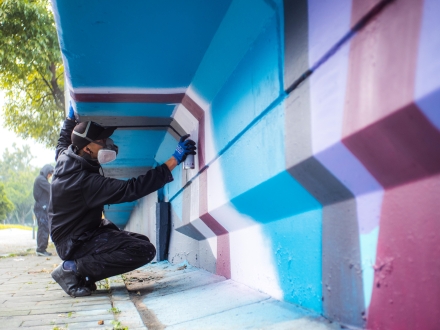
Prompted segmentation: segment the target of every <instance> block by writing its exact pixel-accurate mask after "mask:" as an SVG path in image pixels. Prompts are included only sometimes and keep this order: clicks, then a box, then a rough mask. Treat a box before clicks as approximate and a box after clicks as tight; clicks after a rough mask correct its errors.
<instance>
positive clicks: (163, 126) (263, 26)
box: [54, 0, 440, 330]
mask: <svg viewBox="0 0 440 330" xmlns="http://www.w3.org/2000/svg"><path fill="white" fill-rule="evenodd" d="M72 3H73V2H72ZM134 3H136V4H137V6H138V7H139V8H142V10H144V12H146V13H147V12H148V13H150V12H151V13H154V12H155V11H160V10H162V11H164V12H165V13H166V12H167V10H170V11H171V14H170V20H174V21H176V22H178V23H176V25H174V27H175V26H178V27H179V29H178V31H177V32H176V30H175V29H174V30H173V28H172V26H171V25H170V26H167V27H166V28H164V30H163V31H162V34H159V33H158V34H157V35H156V34H155V33H151V31H156V29H157V25H159V26H161V25H160V24H162V23H161V22H159V21H156V20H155V19H152V20H151V21H150V20H145V21H144V22H137V21H136V20H133V19H130V20H128V21H129V22H130V23H129V26H131V27H132V29H133V30H136V31H140V32H139V33H140V35H141V37H139V38H142V40H143V42H142V43H141V42H138V41H139V39H130V40H129V42H127V43H125V42H124V43H122V44H119V42H120V41H117V42H116V43H114V44H113V43H112V41H113V39H111V38H113V37H115V36H117V35H118V33H119V32H118V31H119V30H117V29H116V28H115V27H113V25H111V24H110V26H112V27H111V29H110V30H109V33H108V36H107V37H108V38H107V39H106V38H104V39H103V41H102V45H103V47H108V48H104V51H107V52H108V53H109V54H110V53H111V52H112V51H114V53H112V54H116V55H114V56H116V57H117V56H120V57H121V58H124V59H125V60H126V62H124V65H125V66H122V67H118V68H117V70H115V71H114V72H112V71H102V70H103V69H102V66H100V65H97V64H96V63H99V60H100V59H102V52H103V51H102V50H101V49H100V50H99V52H98V51H95V52H94V51H92V50H93V47H94V44H92V43H90V44H89V43H86V44H85V46H84V45H82V40H83V38H84V36H82V34H81V33H79V32H78V30H76V27H75V25H74V24H73V23H72V22H73V19H72V21H69V20H68V19H66V17H68V15H73V16H74V17H76V20H85V21H84V22H85V23H87V22H89V21H90V22H92V21H93V23H90V22H89V23H90V25H85V26H86V27H89V29H90V30H91V33H92V35H93V33H95V34H96V35H95V39H94V41H95V42H98V41H99V40H100V33H102V31H103V29H105V25H104V24H101V25H99V27H95V25H96V24H97V23H96V22H97V21H96V20H95V18H94V17H93V19H92V18H90V20H89V21H87V20H88V19H89V16H87V15H83V13H82V11H83V10H84V9H83V8H84V7H83V6H79V5H78V6H76V5H73V4H71V3H68V2H63V1H61V0H59V1H54V7H55V13H56V19H57V28H58V30H59V34H60V44H61V48H62V51H63V56H64V61H65V66H66V69H67V76H68V77H67V78H68V84H69V85H70V86H71V90H70V92H71V96H72V99H73V101H74V103H75V108H76V109H77V113H78V114H80V115H82V116H83V117H87V118H92V119H94V120H95V119H96V120H98V119H99V120H101V121H102V123H103V124H105V123H107V124H108V125H110V124H111V123H116V124H115V125H119V126H120V127H121V129H120V130H118V131H117V133H115V138H118V139H119V140H120V141H121V142H122V143H121V145H122V148H120V149H121V150H124V147H125V150H126V152H127V154H125V155H124V154H123V155H122V156H121V158H120V159H119V162H120V163H115V164H113V165H112V166H113V167H114V168H113V167H112V168H109V169H108V171H109V172H110V173H122V174H120V175H119V177H122V178H124V177H129V176H130V175H131V173H137V172H136V170H133V168H134V169H138V170H137V171H138V172H139V173H140V172H142V171H145V169H146V168H147V167H148V168H151V167H152V166H154V165H155V164H158V163H163V162H164V161H166V160H167V159H168V157H169V156H170V154H171V153H172V150H173V148H174V147H175V144H176V139H177V138H178V135H182V134H184V133H190V134H191V138H192V139H194V140H196V141H197V145H198V156H197V157H196V168H195V169H193V170H183V169H182V168H178V169H176V170H175V171H174V172H173V175H174V181H173V182H171V183H170V184H168V185H167V186H166V187H165V188H164V190H163V192H162V191H161V192H160V194H161V195H162V193H163V195H164V200H165V201H169V202H170V203H171V217H172V227H173V230H172V233H171V241H170V247H169V255H168V259H169V261H170V262H173V263H178V262H181V261H187V262H189V263H191V264H193V265H195V266H197V267H201V268H204V269H206V270H208V271H211V272H214V273H216V274H219V275H222V276H224V277H226V278H228V279H232V280H234V281H238V282H241V283H244V284H246V285H247V286H250V287H252V288H256V289H258V290H260V291H263V292H265V293H268V294H270V295H271V296H273V297H274V298H276V299H280V300H284V301H287V302H291V303H294V304H299V305H301V306H303V307H305V308H308V309H311V310H314V311H316V312H318V313H321V314H323V315H324V316H325V317H327V318H329V319H330V320H335V321H338V322H340V323H342V324H345V325H347V326H351V327H355V328H367V329H387V330H388V329H411V330H412V329H421V330H430V329H433V330H434V329H439V328H440V244H439V242H440V208H439V207H438V203H439V202H438V201H439V199H440V79H439V77H440V20H439V17H440V2H439V1H438V0H394V1H393V0H326V1H323V0H284V1H282V0H232V1H223V2H222V1H219V2H216V4H215V5H212V6H215V8H212V6H211V5H208V2H203V6H199V1H196V0H194V1H188V2H187V4H186V6H187V7H191V10H188V9H187V8H185V5H183V4H181V3H179V5H178V6H175V7H173V6H171V7H172V9H168V7H167V8H166V10H164V8H162V7H161V5H160V4H159V3H158V2H150V1H134ZM83 4H85V3H83ZM109 6H115V8H116V7H117V8H119V7H120V6H119V5H118V4H117V2H114V1H110V2H109ZM73 7H75V8H73ZM72 8H73V9H72ZM125 10H128V9H127V8H124V13H125ZM185 10H187V11H189V12H191V13H192V12H193V14H194V17H197V20H196V21H198V22H199V23H200V24H202V26H203V24H205V25H206V29H204V31H203V33H201V34H200V40H199V42H197V38H198V37H197V36H198V30H197V28H198V26H200V24H199V25H197V24H194V23H193V21H194V20H191V19H190V17H188V15H179V13H181V12H183V11H185ZM112 12H113V11H112ZM126 14H127V15H128V16H127V17H129V13H126ZM75 15H77V16H75ZM115 15H116V14H115ZM118 15H121V16H122V15H123V14H121V13H119V12H118V13H117V15H116V16H115V17H113V16H111V15H110V17H109V18H108V19H109V21H108V22H115V21H116V20H117V19H119V16H118ZM153 16H154V15H152V17H153ZM63 18H64V20H63ZM112 20H114V21H112ZM95 21H96V22H95ZM105 22H107V21H105ZM74 23H75V24H76V23H77V21H75V22H74ZM89 23H87V24H89ZM95 23H96V24H95ZM69 24H70V25H69ZM115 24H116V23H115ZM130 24H132V25H130ZM60 31H62V33H60ZM173 34H177V37H175V36H173ZM188 36H189V37H188ZM173 38H175V39H179V42H177V43H176V44H174V45H173V44H172V43H171V42H169V43H168V42H164V40H166V41H167V40H171V39H173ZM185 38H186V39H185ZM115 39H117V38H116V37H115ZM117 40H119V39H117ZM173 40H174V39H173ZM183 40H186V41H185V42H183ZM100 42H101V41H100ZM127 44H129V46H127ZM149 45H158V46H157V47H159V46H160V47H162V48H161V49H164V50H165V51H166V52H167V53H166V54H165V55H163V56H164V57H161V56H162V54H157V53H155V52H154V51H152V49H153V48H152V47H150V46H149ZM82 47H83V49H84V52H83V53H81V54H80V52H79V51H78V52H75V51H74V50H77V49H80V48H82ZM113 47H114V48H113ZM176 49H180V50H181V53H179V52H178V51H176ZM121 52H122V53H121ZM78 54H80V55H78ZM144 57H145V58H146V59H148V60H146V59H145V58H144ZM176 58H178V60H176ZM113 59H114V58H113ZM104 60H105V61H107V62H108V63H107V62H105V63H107V64H105V63H104V65H103V66H105V67H110V66H111V65H112V62H111V58H108V59H107V58H104ZM168 61H169V62H172V63H173V66H171V67H170V66H168V65H167V62H168ZM92 64H93V65H92ZM179 68H184V69H182V70H179ZM100 70H101V71H100ZM88 71H90V74H89V75H84V76H82V75H81V74H83V72H88ZM126 72H128V74H127V75H126V76H124V74H125V73H126ZM147 73H148V74H147ZM173 74H175V76H173ZM96 77H98V78H99V79H98V80H96V79H97V78H96ZM122 79H124V80H123V81H122ZM144 117H145V118H147V117H148V120H146V119H145V118H144ZM143 118H144V119H143ZM143 122H144V124H143V126H142V123H143ZM148 123H149V124H148ZM151 123H154V125H152V124H151ZM123 129H124V130H125V131H123ZM141 141H150V144H149V145H146V146H145V147H143V144H142V143H143V142H141ZM132 145H136V146H138V147H139V146H141V145H142V149H139V148H132V149H130V147H129V146H132ZM121 169H122V170H121ZM129 169H131V170H130V171H131V172H130V171H129ZM112 171H113V172H112ZM118 171H119V172H118ZM121 171H122V172H121ZM157 198H158V197H157V195H151V196H147V197H146V198H145V199H144V200H142V201H141V202H140V203H138V204H137V205H134V204H135V203H132V204H130V205H122V206H116V207H115V208H114V209H113V210H116V212H114V213H115V219H117V221H119V222H118V224H119V225H121V226H123V225H126V228H127V229H129V230H134V231H140V232H142V233H145V234H148V235H149V236H150V237H155V235H156V234H155V231H154V228H155V226H154V223H155V213H154V211H152V210H153V209H154V205H155V203H156V201H157ZM118 207H119V208H118ZM111 210H112V209H110V210H107V214H108V215H111ZM118 217H119V218H118ZM117 221H116V222H117Z"/></svg>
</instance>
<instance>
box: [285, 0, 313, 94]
mask: <svg viewBox="0 0 440 330" xmlns="http://www.w3.org/2000/svg"><path fill="white" fill-rule="evenodd" d="M308 24H309V23H308V5H307V0H285V1H284V86H290V85H291V84H292V83H293V82H294V81H295V80H296V79H298V77H300V76H301V75H302V74H303V73H304V72H306V71H307V70H308V69H309V57H308V56H309V54H308V49H309V41H308V40H309V39H308V38H309V35H308V33H309V32H308V28H309V26H308Z"/></svg>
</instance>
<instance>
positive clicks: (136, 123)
mask: <svg viewBox="0 0 440 330" xmlns="http://www.w3.org/2000/svg"><path fill="white" fill-rule="evenodd" d="M80 120H81V121H82V122H84V121H94V122H95V123H98V124H99V125H102V126H117V127H118V130H166V131H167V132H168V133H170V134H171V135H172V136H173V137H174V138H175V139H176V140H179V139H180V137H181V136H183V135H185V134H186V132H185V130H184V129H183V128H182V126H180V125H179V123H178V122H177V121H176V120H175V119H174V118H170V117H142V116H134V117H132V116H104V117H103V116H81V118H80Z"/></svg>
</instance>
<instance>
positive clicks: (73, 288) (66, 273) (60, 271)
mask: <svg viewBox="0 0 440 330" xmlns="http://www.w3.org/2000/svg"><path fill="white" fill-rule="evenodd" d="M51 275H52V278H53V279H54V280H55V281H56V282H57V283H58V284H59V285H60V286H61V287H62V288H63V290H64V292H66V293H67V294H68V295H69V296H71V297H73V298H75V297H84V296H90V295H91V294H92V292H91V291H90V289H89V288H88V287H86V286H84V284H83V281H82V280H81V277H80V276H77V275H76V274H75V272H74V271H73V270H65V269H64V268H63V264H61V265H59V266H58V267H57V268H55V270H54V271H53V272H52V274H51Z"/></svg>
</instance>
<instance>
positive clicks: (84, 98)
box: [70, 92, 185, 103]
mask: <svg viewBox="0 0 440 330" xmlns="http://www.w3.org/2000/svg"><path fill="white" fill-rule="evenodd" d="M70 95H71V97H72V99H73V100H74V101H75V102H90V103H98V102H100V103H181V102H182V99H183V98H184V96H185V93H174V94H127V93H111V94H109V93H101V94H100V93H93V94H92V93H90V94H88V93H73V92H70Z"/></svg>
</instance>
